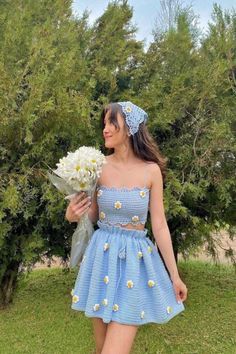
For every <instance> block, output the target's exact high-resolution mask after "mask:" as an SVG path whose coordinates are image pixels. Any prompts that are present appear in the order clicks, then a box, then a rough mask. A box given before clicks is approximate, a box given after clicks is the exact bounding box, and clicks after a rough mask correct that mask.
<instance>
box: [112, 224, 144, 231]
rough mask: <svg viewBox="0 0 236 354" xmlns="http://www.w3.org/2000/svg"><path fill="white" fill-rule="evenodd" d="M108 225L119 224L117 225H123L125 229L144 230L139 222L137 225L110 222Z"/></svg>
mask: <svg viewBox="0 0 236 354" xmlns="http://www.w3.org/2000/svg"><path fill="white" fill-rule="evenodd" d="M108 224H109V225H112V226H119V227H123V228H125V229H131V230H144V225H142V224H139V225H133V224H110V223H108Z"/></svg>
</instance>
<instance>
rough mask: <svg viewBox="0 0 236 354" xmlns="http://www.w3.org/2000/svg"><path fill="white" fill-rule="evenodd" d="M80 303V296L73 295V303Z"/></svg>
mask: <svg viewBox="0 0 236 354" xmlns="http://www.w3.org/2000/svg"><path fill="white" fill-rule="evenodd" d="M78 301H79V296H78V295H73V297H72V302H74V303H76V302H78Z"/></svg>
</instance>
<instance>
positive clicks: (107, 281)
mask: <svg viewBox="0 0 236 354" xmlns="http://www.w3.org/2000/svg"><path fill="white" fill-rule="evenodd" d="M103 281H104V283H105V284H108V283H109V277H108V275H106V276H105V277H104V278H103Z"/></svg>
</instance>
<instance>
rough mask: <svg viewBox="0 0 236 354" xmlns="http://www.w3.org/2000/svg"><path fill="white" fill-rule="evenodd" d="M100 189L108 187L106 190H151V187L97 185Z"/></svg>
mask: <svg viewBox="0 0 236 354" xmlns="http://www.w3.org/2000/svg"><path fill="white" fill-rule="evenodd" d="M97 188H98V189H106V190H116V191H124V192H131V191H137V190H146V191H150V188H148V187H131V188H129V187H107V186H105V185H104V184H101V185H99V186H98V187H97Z"/></svg>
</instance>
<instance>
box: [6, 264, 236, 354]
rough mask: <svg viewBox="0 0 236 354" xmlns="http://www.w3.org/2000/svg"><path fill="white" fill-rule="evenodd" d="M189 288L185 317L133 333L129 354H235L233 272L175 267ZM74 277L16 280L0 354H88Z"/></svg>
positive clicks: (87, 325) (89, 335)
mask: <svg viewBox="0 0 236 354" xmlns="http://www.w3.org/2000/svg"><path fill="white" fill-rule="evenodd" d="M178 269H179V272H180V274H181V278H182V279H183V281H184V282H185V283H186V285H187V287H188V299H187V300H186V301H185V303H184V304H185V307H186V309H185V311H184V312H182V313H181V314H179V315H178V316H176V317H174V318H173V319H172V320H170V322H168V323H166V324H164V325H157V324H147V325H144V326H141V327H140V328H139V330H138V333H137V336H136V338H135V342H134V345H133V351H132V354H145V353H148V354H160V353H162V354H170V353H171V354H172V353H173V354H205V353H206V354H209V353H210V354H214V353H217V354H235V353H236V334H235V333H236V319H235V314H236V293H235V289H236V281H235V273H234V269H233V267H231V266H228V265H214V264H211V263H206V262H200V261H195V260H194V261H187V262H185V261H180V262H179V264H178ZM75 278H76V271H74V270H70V271H69V272H63V271H62V269H60V268H52V269H50V268H49V269H42V270H34V271H33V272H32V273H31V274H30V275H29V276H28V277H26V278H25V279H24V280H21V282H20V284H19V289H18V291H17V294H16V296H15V299H14V302H13V303H12V304H11V305H10V306H9V308H7V309H4V310H1V311H0V354H13V353H14V354H17V353H24V354H28V353H30V354H31V353H32V354H34V353H35V354H41V353H45V354H46V353H47V354H60V353H61V354H62V353H63V354H72V353H73V354H74V353H76V354H80V353H81V354H90V353H92V352H93V350H94V339H93V332H92V323H91V319H89V318H87V317H85V316H84V314H83V313H82V312H77V311H74V310H72V309H71V308H70V305H71V295H70V291H71V289H72V287H73V284H74V281H75Z"/></svg>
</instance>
